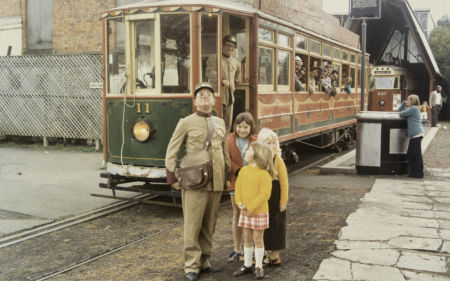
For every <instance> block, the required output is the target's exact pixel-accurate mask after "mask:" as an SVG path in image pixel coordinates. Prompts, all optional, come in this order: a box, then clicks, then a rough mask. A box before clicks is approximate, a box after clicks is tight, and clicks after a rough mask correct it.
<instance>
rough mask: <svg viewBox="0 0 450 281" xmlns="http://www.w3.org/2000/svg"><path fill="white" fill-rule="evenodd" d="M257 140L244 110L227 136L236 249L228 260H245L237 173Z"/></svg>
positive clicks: (229, 188) (254, 127)
mask: <svg viewBox="0 0 450 281" xmlns="http://www.w3.org/2000/svg"><path fill="white" fill-rule="evenodd" d="M255 140H256V126H255V121H254V119H253V117H252V115H251V114H250V113H249V112H242V113H240V114H239V115H238V116H237V117H236V121H235V122H234V130H233V133H231V134H230V135H229V136H228V137H227V146H228V152H229V154H230V162H231V181H227V189H226V191H228V192H229V193H230V197H231V205H232V207H233V223H232V229H233V240H234V250H233V252H231V254H230V256H229V258H228V262H234V261H243V255H242V228H240V227H239V226H238V221H239V214H240V209H239V207H238V206H237V205H236V202H235V197H234V188H235V184H236V178H237V173H238V172H239V170H240V169H241V168H242V167H243V166H245V165H247V163H246V162H245V158H244V155H245V152H246V151H247V150H248V148H249V147H250V144H251V143H252V142H254V141H255Z"/></svg>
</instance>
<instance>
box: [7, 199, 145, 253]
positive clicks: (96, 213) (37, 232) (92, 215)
mask: <svg viewBox="0 0 450 281" xmlns="http://www.w3.org/2000/svg"><path fill="white" fill-rule="evenodd" d="M146 199H150V198H149V196H148V195H139V196H136V197H135V198H133V201H132V202H123V201H121V202H117V203H113V204H111V205H108V206H105V207H102V208H99V209H95V210H93V211H89V212H87V213H83V214H80V215H77V216H74V217H70V218H67V219H64V220H61V221H56V222H53V223H50V224H46V225H43V226H40V227H37V228H33V229H30V230H27V231H23V232H20V233H17V234H13V235H10V236H6V237H4V238H1V239H0V249H2V248H5V247H8V246H11V245H14V244H18V243H21V242H24V241H27V240H30V239H33V238H36V237H39V236H42V235H45V234H48V233H51V232H54V231H57V230H61V229H64V228H67V227H70V226H74V225H77V224H80V223H84V222H87V221H90V220H94V219H96V218H99V217H103V216H106V215H109V214H112V213H115V212H118V211H121V210H123V209H126V208H129V207H132V206H135V205H137V204H139V203H140V201H141V200H146Z"/></svg>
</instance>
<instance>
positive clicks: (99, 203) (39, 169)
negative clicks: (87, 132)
mask: <svg viewBox="0 0 450 281" xmlns="http://www.w3.org/2000/svg"><path fill="white" fill-rule="evenodd" d="M0 155H2V157H0V178H1V179H2V180H1V182H0V194H1V196H0V214H1V213H2V212H3V213H17V214H23V216H29V217H31V218H32V219H37V220H36V221H35V222H38V220H42V222H47V221H48V220H55V219H59V218H64V217H68V216H71V215H75V214H80V213H84V212H88V211H90V210H93V209H97V208H100V207H103V206H106V205H109V204H111V203H113V202H116V201H117V200H112V199H105V198H99V197H93V196H91V195H90V194H91V193H99V194H105V195H111V191H109V190H105V189H101V188H99V187H98V184H99V182H102V181H105V179H102V178H100V172H101V167H102V161H103V155H102V154H101V153H98V152H80V151H69V150H56V149H51V148H48V149H45V148H36V147H33V148H28V147H18V146H14V147H4V146H1V147H0ZM117 195H118V196H124V197H131V196H135V195H136V194H135V193H130V192H118V193H117ZM4 217H5V216H1V215H0V218H1V219H0V220H3V221H2V223H1V224H2V226H3V227H5V229H17V227H18V226H19V225H20V223H19V222H17V221H11V219H16V218H14V217H12V218H11V217H9V218H8V217H6V218H4ZM8 219H9V220H8ZM8 223H11V225H10V226H7V224H8ZM31 223H32V224H33V223H34V222H31ZM22 226H23V227H24V228H28V227H29V226H30V224H29V223H28V222H26V221H24V222H22ZM2 232H3V231H2Z"/></svg>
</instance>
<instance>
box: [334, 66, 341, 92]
mask: <svg viewBox="0 0 450 281" xmlns="http://www.w3.org/2000/svg"><path fill="white" fill-rule="evenodd" d="M333 70H336V71H337V72H338V77H337V79H336V81H334V82H333V87H335V88H337V89H338V90H339V85H341V65H340V64H337V63H333Z"/></svg>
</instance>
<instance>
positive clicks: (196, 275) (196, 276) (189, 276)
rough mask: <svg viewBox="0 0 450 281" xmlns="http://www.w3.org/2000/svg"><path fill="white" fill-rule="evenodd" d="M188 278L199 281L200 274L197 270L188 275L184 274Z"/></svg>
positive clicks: (190, 280)
mask: <svg viewBox="0 0 450 281" xmlns="http://www.w3.org/2000/svg"><path fill="white" fill-rule="evenodd" d="M184 277H186V279H187V280H189V281H197V280H198V274H197V273H195V272H188V273H186V275H184Z"/></svg>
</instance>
